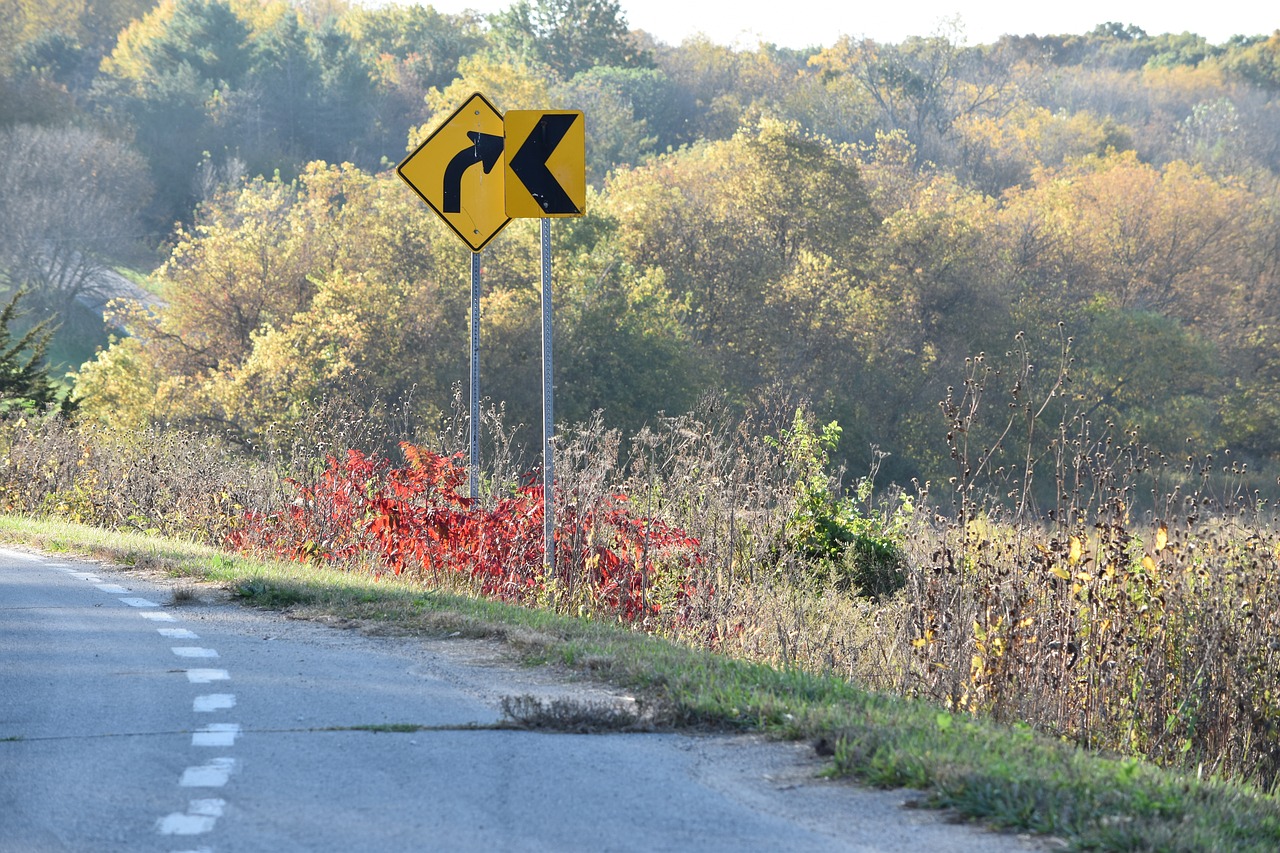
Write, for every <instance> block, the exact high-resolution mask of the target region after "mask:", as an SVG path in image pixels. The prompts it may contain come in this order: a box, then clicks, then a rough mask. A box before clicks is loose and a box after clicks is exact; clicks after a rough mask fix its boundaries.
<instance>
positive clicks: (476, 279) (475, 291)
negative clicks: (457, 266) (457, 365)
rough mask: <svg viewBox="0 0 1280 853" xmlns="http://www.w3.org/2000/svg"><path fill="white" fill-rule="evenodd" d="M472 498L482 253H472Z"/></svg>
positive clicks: (474, 492)
mask: <svg viewBox="0 0 1280 853" xmlns="http://www.w3.org/2000/svg"><path fill="white" fill-rule="evenodd" d="M469 432H470V446H471V454H470V455H471V459H470V465H471V475H470V478H469V479H470V481H471V500H473V501H475V500H479V498H480V253H479V252H472V253H471V424H470V430H469Z"/></svg>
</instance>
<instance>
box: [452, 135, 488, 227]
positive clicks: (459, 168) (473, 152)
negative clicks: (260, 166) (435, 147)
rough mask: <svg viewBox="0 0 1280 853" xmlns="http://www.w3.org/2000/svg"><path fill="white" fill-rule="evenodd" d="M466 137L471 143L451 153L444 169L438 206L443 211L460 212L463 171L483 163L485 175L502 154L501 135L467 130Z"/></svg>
mask: <svg viewBox="0 0 1280 853" xmlns="http://www.w3.org/2000/svg"><path fill="white" fill-rule="evenodd" d="M467 138H468V139H470V140H471V142H472V143H473V144H472V145H468V146H467V147H466V148H463V149H462V150H461V151H459V152H458V153H457V154H455V155H453V159H452V160H450V161H449V165H448V166H446V167H445V170H444V194H443V197H442V199H441V205H440V206H441V207H442V208H444V212H445V213H461V212H462V175H463V173H465V172H466V171H467V169H470V168H471V167H472V166H474V165H475V164H476V163H482V164H484V173H485V174H486V175H487V174H489V173H490V172H491V171H493V167H494V166H495V165H497V163H498V158H499V157H500V156H502V137H501V136H492V135H490V134H488V133H480V132H478V131H468V132H467Z"/></svg>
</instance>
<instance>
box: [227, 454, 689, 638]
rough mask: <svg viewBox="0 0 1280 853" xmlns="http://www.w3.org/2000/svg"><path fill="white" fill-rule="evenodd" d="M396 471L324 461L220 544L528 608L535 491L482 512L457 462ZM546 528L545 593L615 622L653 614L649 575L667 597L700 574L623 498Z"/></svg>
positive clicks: (358, 460)
mask: <svg viewBox="0 0 1280 853" xmlns="http://www.w3.org/2000/svg"><path fill="white" fill-rule="evenodd" d="M401 449H402V450H403V452H404V455H405V459H406V461H407V465H405V466H402V467H395V466H393V464H392V463H391V462H390V461H389V460H387V459H373V458H370V457H369V456H366V455H365V454H363V453H360V452H359V451H357V450H349V451H347V455H346V458H345V459H338V458H337V457H334V456H330V457H328V458H327V467H326V468H325V470H324V472H323V473H322V474H321V476H320V477H319V478H318V480H317V482H316V483H315V485H311V486H307V485H303V484H301V483H299V482H297V481H293V480H290V481H289V484H290V485H291V486H292V487H293V488H294V490H295V491H296V493H297V496H296V498H295V499H294V500H293V501H292V503H290V504H289V506H287V507H286V508H284V509H283V510H281V511H279V512H276V513H272V514H269V515H264V514H255V513H250V514H247V515H246V516H245V517H244V518H243V519H242V521H241V523H240V524H239V525H238V526H237V527H236V528H235V530H233V531H232V533H231V534H230V536H229V537H228V542H227V544H228V545H229V546H231V547H233V548H235V549H236V550H240V551H253V552H259V553H264V552H265V553H268V554H271V555H274V556H279V557H284V558H286V559H290V560H305V561H315V562H324V563H342V562H346V561H349V560H352V559H353V558H355V557H357V556H361V555H367V556H371V557H372V558H373V559H374V560H375V561H376V565H377V567H378V569H379V570H386V571H390V572H393V573H395V574H397V575H399V574H402V573H405V572H409V573H411V574H417V575H421V576H422V578H423V579H424V581H429V580H430V578H431V577H432V576H435V575H440V574H443V573H455V574H456V573H461V574H465V575H467V576H469V577H470V578H471V579H472V580H473V581H474V582H475V583H476V584H477V585H478V588H479V590H480V592H481V593H482V594H484V595H489V596H493V597H497V598H501V599H504V600H508V601H515V602H528V601H533V600H536V599H538V598H539V597H540V596H542V595H543V594H544V592H545V591H546V588H547V583H546V581H547V579H546V577H545V573H544V569H543V502H542V488H541V486H539V485H537V483H538V482H539V478H538V477H537V476H536V475H528V476H526V477H525V478H524V479H523V481H522V483H521V484H520V485H519V486H518V487H517V488H515V489H513V490H512V492H511V493H510V494H509V495H506V496H504V497H502V498H499V499H498V500H497V501H495V502H494V504H493V505H492V506H491V507H489V508H485V507H482V506H478V505H474V504H473V502H472V501H471V499H470V498H465V497H462V496H461V494H460V490H461V489H463V487H464V486H465V485H466V482H467V473H466V470H465V467H464V463H463V461H462V460H461V459H460V458H453V459H450V458H447V457H444V456H441V455H439V454H437V453H433V452H431V451H429V450H425V449H423V448H421V447H416V446H414V445H412V444H408V443H405V444H402V445H401ZM557 504H558V505H560V507H561V508H560V510H559V512H558V517H557V519H556V530H555V543H556V544H555V548H556V573H557V583H556V589H557V594H558V595H561V596H564V597H567V598H568V599H569V600H572V601H575V602H578V603H580V604H585V605H586V606H587V607H589V608H590V609H591V610H594V611H597V612H599V611H607V612H611V613H616V614H617V615H618V616H620V617H621V618H623V619H625V620H628V621H630V620H634V619H636V618H637V617H640V616H643V615H646V614H652V613H657V612H658V611H659V609H660V608H661V604H660V602H659V601H658V600H656V599H655V596H654V587H655V582H656V581H657V580H658V574H659V572H660V571H661V572H663V573H666V575H667V576H669V577H672V579H673V581H674V583H673V584H672V585H671V586H672V588H673V589H675V590H676V591H677V592H676V595H677V596H678V595H679V590H680V589H682V588H684V586H685V585H686V584H687V581H688V579H689V578H690V576H691V575H692V573H693V571H694V570H695V569H696V567H697V566H699V565H700V564H701V563H702V557H701V555H700V554H699V552H698V542H697V540H695V539H693V538H692V537H690V536H689V535H688V534H686V533H685V532H684V531H682V530H680V529H679V528H676V527H672V526H670V525H668V524H666V523H664V522H663V521H661V520H660V519H656V518H652V517H646V516H633V515H632V514H631V511H630V506H629V503H628V500H627V497H626V495H622V494H615V495H610V496H607V497H605V498H603V499H601V500H597V501H594V502H593V503H591V504H589V505H586V506H583V505H579V504H576V503H573V502H568V501H565V500H563V497H561V499H560V500H558V501H557Z"/></svg>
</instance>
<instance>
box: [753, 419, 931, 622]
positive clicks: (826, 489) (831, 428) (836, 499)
mask: <svg viewBox="0 0 1280 853" xmlns="http://www.w3.org/2000/svg"><path fill="white" fill-rule="evenodd" d="M840 433H841V430H840V425H839V424H837V423H836V422H834V421H832V422H831V423H828V424H826V425H825V426H823V427H822V430H821V432H818V431H816V430H815V429H814V428H813V426H811V425H810V424H809V421H808V420H807V419H806V417H805V415H804V412H803V411H802V410H800V409H797V410H796V413H795V417H794V419H793V421H792V425H791V428H790V429H787V430H784V431H783V433H782V435H781V437H780V438H777V439H770V440H771V442H772V443H773V444H774V446H776V447H777V448H778V449H780V450H781V451H782V452H783V454H784V457H785V459H786V461H787V463H788V465H789V466H790V468H791V472H792V476H793V482H794V489H795V491H796V503H795V511H794V514H793V515H792V517H791V519H790V521H789V524H788V528H789V536H790V542H791V544H792V545H793V546H794V547H796V548H797V549H798V550H799V551H800V553H801V554H803V555H804V557H805V558H806V562H807V565H808V578H807V579H808V580H810V581H823V580H829V581H830V582H831V583H833V584H834V585H835V586H836V587H837V588H838V589H841V590H843V591H853V592H856V593H857V594H859V595H863V596H867V597H870V598H880V597H883V596H887V595H891V594H893V593H894V592H896V591H898V590H899V589H901V588H902V586H903V584H904V583H905V577H904V574H903V572H904V570H905V568H906V558H905V555H904V553H903V550H902V541H903V534H904V530H905V528H906V525H907V523H908V521H909V519H910V517H911V515H912V514H913V511H914V506H913V504H912V502H911V500H910V499H909V498H907V497H906V496H903V497H902V499H900V502H899V504H898V505H897V506H896V507H895V508H894V509H893V510H892V511H890V512H887V513H877V512H875V511H874V510H871V511H863V509H862V508H864V507H866V508H870V506H871V500H872V494H873V477H871V476H868V477H864V478H862V479H861V480H859V481H858V484H857V488H856V490H855V493H854V495H852V496H851V495H841V496H837V495H836V493H835V487H834V480H835V478H834V477H833V476H832V475H831V473H830V472H829V467H828V466H829V465H830V455H831V453H832V452H833V451H834V450H835V447H836V445H837V444H838V443H839V441H840Z"/></svg>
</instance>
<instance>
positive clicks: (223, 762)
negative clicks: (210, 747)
mask: <svg viewBox="0 0 1280 853" xmlns="http://www.w3.org/2000/svg"><path fill="white" fill-rule="evenodd" d="M234 772H236V760H235V759H234V758H212V759H210V760H209V761H208V763H206V764H201V765H200V766H198V767H188V768H187V769H186V770H184V771H182V779H181V780H179V782H178V784H179V785H181V786H182V787H184V788H221V787H222V786H223V785H225V784H227V780H228V779H230V778H231V774H232V773H234Z"/></svg>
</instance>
